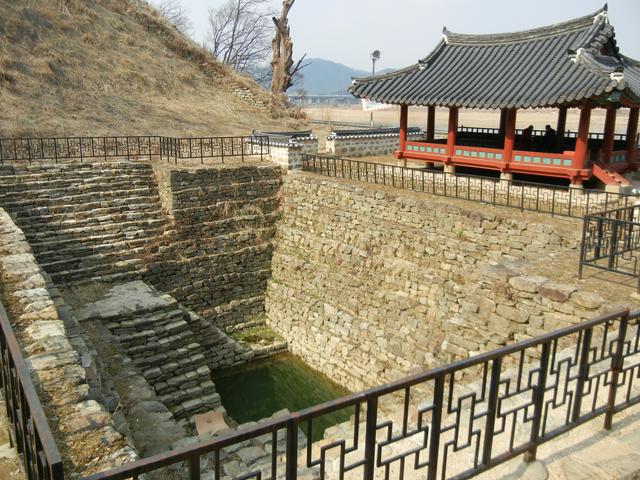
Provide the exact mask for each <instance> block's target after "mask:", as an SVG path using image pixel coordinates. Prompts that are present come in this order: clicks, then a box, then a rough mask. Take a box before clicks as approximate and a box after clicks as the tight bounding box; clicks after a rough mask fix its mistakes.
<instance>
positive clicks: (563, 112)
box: [556, 107, 567, 139]
mask: <svg viewBox="0 0 640 480" xmlns="http://www.w3.org/2000/svg"><path fill="white" fill-rule="evenodd" d="M566 129H567V107H560V108H559V109H558V124H557V126H556V135H557V136H558V139H563V138H564V133H565V131H566Z"/></svg>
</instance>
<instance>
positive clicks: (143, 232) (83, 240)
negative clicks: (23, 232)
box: [29, 227, 163, 252]
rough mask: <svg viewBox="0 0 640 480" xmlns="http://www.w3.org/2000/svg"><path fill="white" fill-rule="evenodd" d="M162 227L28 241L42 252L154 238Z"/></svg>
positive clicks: (37, 250) (33, 247) (32, 247)
mask: <svg viewBox="0 0 640 480" xmlns="http://www.w3.org/2000/svg"><path fill="white" fill-rule="evenodd" d="M162 231H163V230H162V228H160V227H154V228H146V229H139V230H130V231H125V232H118V233H108V234H105V235H87V236H84V237H80V238H66V239H54V240H49V241H39V242H29V244H30V245H31V249H32V250H33V251H36V252H43V251H46V250H48V249H52V248H53V249H55V248H60V249H65V248H72V247H83V246H86V245H109V244H113V243H120V242H126V241H129V240H137V239H142V238H156V237H157V236H159V235H161V234H162Z"/></svg>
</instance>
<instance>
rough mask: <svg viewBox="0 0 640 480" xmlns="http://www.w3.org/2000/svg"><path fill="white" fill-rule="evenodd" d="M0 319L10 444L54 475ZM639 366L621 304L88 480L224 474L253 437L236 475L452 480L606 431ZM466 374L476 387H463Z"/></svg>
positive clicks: (633, 389)
mask: <svg viewBox="0 0 640 480" xmlns="http://www.w3.org/2000/svg"><path fill="white" fill-rule="evenodd" d="M0 326H1V327H2V330H1V331H2V336H1V337H0V339H1V342H0V345H1V346H2V357H1V361H2V369H1V372H2V376H1V377H0V378H1V379H2V388H3V391H4V394H5V400H6V402H7V411H8V412H9V417H10V420H11V425H12V431H15V433H13V434H12V441H13V442H14V444H15V445H16V446H17V447H18V448H19V449H21V450H20V451H21V453H22V455H23V456H24V458H25V465H26V466H27V468H28V470H27V473H28V475H27V476H28V478H29V480H32V479H37V480H40V479H50V480H61V479H63V477H64V473H63V471H62V464H61V461H60V456H59V454H58V452H57V450H56V448H55V445H54V443H53V437H52V436H51V432H50V431H49V429H48V426H47V423H46V419H45V418H44V415H43V413H42V407H41V405H40V404H39V402H38V399H37V396H36V393H35V390H34V389H33V385H32V384H31V380H30V377H29V373H28V371H27V368H26V365H25V363H24V360H23V358H22V355H21V352H20V349H19V348H18V345H17V342H16V339H15V336H14V335H13V333H12V330H11V326H10V325H9V322H8V320H7V318H6V315H5V314H4V310H1V311H0ZM639 373H640V312H634V313H632V314H629V312H628V311H619V312H616V313H612V314H608V315H605V316H601V317H599V318H596V319H593V320H589V321H585V322H583V323H580V324H577V325H572V326H569V327H566V328H564V329H561V330H558V331H555V332H551V333H548V334H545V335H542V336H539V337H536V338H531V339H528V340H523V341H520V342H517V343H514V344H512V345H508V346H505V347H502V348H499V349H496V350H493V351H489V352H485V353H482V354H480V355H477V356H475V357H471V358H465V359H463V360H459V361H456V362H454V363H451V364H449V365H446V366H443V367H438V368H434V369H431V370H428V371H426V372H423V373H420V374H416V375H412V376H409V377H406V378H403V379H401V380H398V381H395V382H392V383H389V384H386V385H382V386H379V387H375V388H371V389H368V390H365V391H362V392H359V393H355V394H351V395H348V396H345V397H343V398H339V399H337V400H333V401H329V402H325V403H323V404H320V405H316V406H314V407H311V408H308V409H305V410H302V411H299V412H296V413H293V414H289V415H284V416H282V417H279V418H275V419H271V420H268V421H266V422H264V423H259V424H257V425H254V426H251V427H248V428H246V429H243V430H239V431H235V432H232V433H228V434H226V435H222V436H220V437H218V438H213V439H211V440H207V441H203V442H201V443H199V444H196V445H190V446H186V447H183V448H180V449H177V450H173V451H170V452H167V453H163V454H158V455H154V456H152V457H149V458H145V459H141V460H138V461H136V462H132V463H129V464H126V465H123V466H120V467H116V468H113V469H111V470H107V471H103V472H99V473H96V474H93V475H90V476H89V477H86V479H85V480H117V479H128V478H132V479H135V480H138V479H139V478H140V476H141V475H144V474H146V473H151V472H163V473H164V474H167V475H168V476H167V477H166V478H184V475H183V474H186V473H188V478H190V479H192V480H199V479H200V478H202V477H203V476H205V475H209V476H210V475H211V473H213V475H214V477H213V478H222V475H221V473H222V472H223V471H224V470H225V469H226V467H227V465H226V463H225V462H228V461H230V460H229V458H230V457H229V452H232V451H237V449H238V448H241V447H242V446H244V445H247V446H249V445H252V444H253V442H257V441H262V444H263V445H265V448H266V451H267V455H268V461H265V462H264V463H262V464H261V467H259V468H257V467H256V468H254V469H249V470H247V471H240V472H237V471H236V472H235V473H233V474H231V476H232V477H233V478H236V479H251V478H255V479H256V480H260V479H262V478H265V479H271V480H275V479H276V478H281V477H282V475H283V474H284V477H285V478H286V479H287V480H296V479H297V478H298V476H305V477H306V476H307V475H309V474H312V475H313V476H314V477H315V478H319V479H321V480H322V479H324V478H343V477H344V475H345V474H346V473H353V474H359V475H360V476H362V478H363V479H365V480H373V479H374V478H384V479H385V480H386V479H389V478H391V477H393V478H399V479H401V478H403V476H404V474H406V473H407V472H408V471H411V470H412V471H415V472H417V473H418V474H419V475H420V476H421V477H424V478H426V479H427V480H435V479H454V478H455V479H458V480H461V479H466V478H471V477H473V476H475V475H476V474H478V473H481V472H483V471H486V470H489V469H491V468H493V467H495V466H497V465H499V464H501V463H503V462H505V461H507V460H509V459H511V458H514V457H516V456H519V455H521V454H526V455H527V457H528V458H529V459H532V458H535V455H536V449H537V447H538V446H539V445H541V444H543V443H545V442H547V441H549V440H552V439H554V438H556V437H557V436H559V435H562V434H563V433H565V432H567V431H569V430H571V429H573V428H575V427H577V426H579V425H581V424H583V423H585V422H588V421H590V420H592V419H594V418H596V417H598V416H604V428H605V429H610V428H611V427H612V421H613V416H614V414H615V413H617V412H620V411H622V410H624V409H626V408H628V407H630V406H632V405H635V404H637V403H640V375H639ZM468 378H473V379H474V380H476V382H475V383H474V384H465V383H464V381H465V379H468ZM389 402H390V403H389ZM389 405H392V407H393V410H394V411H393V413H391V414H390V413H389V408H388V406H389ZM345 410H346V411H348V412H350V413H352V414H353V416H352V420H351V427H349V430H348V431H347V433H346V434H344V435H342V436H344V438H330V439H328V440H325V441H324V443H323V444H321V445H317V444H316V445H314V444H312V443H311V442H306V443H305V442H302V443H301V442H300V441H299V440H300V439H301V435H302V434H301V430H300V429H301V428H304V429H305V430H306V434H307V437H308V438H313V433H312V432H313V429H314V427H315V426H317V425H314V422H317V421H318V420H319V419H321V417H323V416H324V415H328V414H332V413H335V412H337V411H345ZM14 439H15V440H14ZM335 460H337V462H336V461H335ZM233 462H234V463H236V464H237V462H235V461H233ZM234 467H235V468H236V470H237V465H234ZM176 475H177V476H176ZM163 478H165V477H163ZM207 478H209V477H208V476H207Z"/></svg>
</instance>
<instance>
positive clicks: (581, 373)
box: [571, 328, 593, 423]
mask: <svg viewBox="0 0 640 480" xmlns="http://www.w3.org/2000/svg"><path fill="white" fill-rule="evenodd" d="M592 333H593V328H589V329H587V330H585V331H584V335H583V336H582V348H581V349H580V367H579V368H578V379H577V381H576V392H575V393H576V398H575V400H574V402H573V411H572V412H571V421H572V422H574V423H575V422H577V421H578V419H579V418H580V408H581V407H582V391H583V390H584V381H585V380H586V378H587V375H588V374H589V348H590V347H591V335H592Z"/></svg>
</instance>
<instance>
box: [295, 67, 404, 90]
mask: <svg viewBox="0 0 640 480" xmlns="http://www.w3.org/2000/svg"><path fill="white" fill-rule="evenodd" d="M309 62H311V63H310V65H309V66H307V67H305V68H304V69H303V70H302V72H301V73H302V76H303V77H304V78H303V80H302V82H296V84H295V85H294V86H293V87H292V88H291V90H289V93H295V91H296V90H299V89H300V88H304V89H305V90H306V91H307V93H308V94H314V95H326V94H343V93H347V88H348V87H349V85H350V84H351V77H367V76H369V75H371V71H368V72H367V71H364V70H356V69H354V68H351V67H348V66H346V65H342V64H341V63H336V62H332V61H331V60H325V59H322V58H310V59H309ZM392 70H393V69H390V68H387V69H384V70H381V71H380V72H376V73H386V72H390V71H392Z"/></svg>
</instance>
